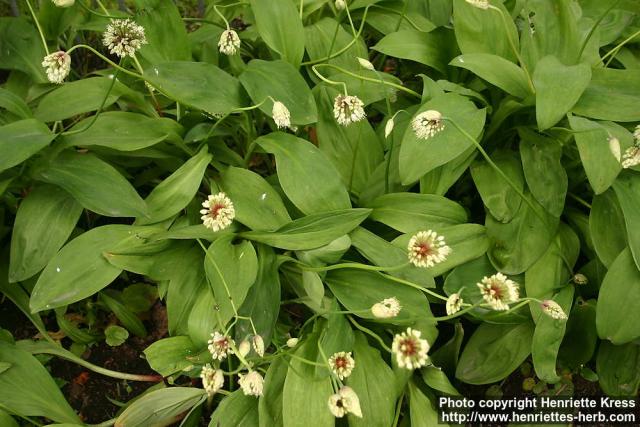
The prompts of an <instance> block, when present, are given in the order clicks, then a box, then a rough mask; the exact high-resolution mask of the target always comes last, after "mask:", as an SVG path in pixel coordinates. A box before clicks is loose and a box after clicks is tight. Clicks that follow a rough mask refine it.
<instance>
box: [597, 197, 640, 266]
mask: <svg viewBox="0 0 640 427" xmlns="http://www.w3.org/2000/svg"><path fill="white" fill-rule="evenodd" d="M623 191H624V190H623ZM634 214H635V213H633V212H630V216H631V217H633V215H634ZM589 231H590V232H591V238H592V240H593V247H594V249H595V251H596V253H597V254H598V258H599V259H600V261H602V263H603V264H604V265H605V266H606V267H610V266H611V264H612V263H613V261H614V260H615V259H616V258H617V257H618V255H619V254H620V252H622V251H623V250H624V249H625V248H626V247H627V227H626V225H625V215H624V214H623V213H622V208H621V207H620V204H619V203H618V198H617V197H616V194H615V193H614V191H613V190H607V191H605V192H604V193H602V194H599V195H597V196H595V197H594V198H593V202H592V205H591V212H589Z"/></svg>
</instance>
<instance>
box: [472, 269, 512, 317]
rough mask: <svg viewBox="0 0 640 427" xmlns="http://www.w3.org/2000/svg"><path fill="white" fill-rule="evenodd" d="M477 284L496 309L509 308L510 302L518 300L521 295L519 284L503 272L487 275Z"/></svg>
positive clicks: (483, 296) (487, 301)
mask: <svg viewBox="0 0 640 427" xmlns="http://www.w3.org/2000/svg"><path fill="white" fill-rule="evenodd" d="M477 285H478V288H480V292H481V293H482V298H484V300H485V302H486V303H487V304H489V305H490V306H491V308H493V309H494V310H508V309H509V304H511V303H513V302H516V301H517V300H518V298H519V297H520V293H519V290H518V284H517V283H516V282H514V281H513V280H511V279H509V278H507V276H505V275H504V274H502V273H496V274H494V275H493V276H491V277H486V276H485V277H484V278H483V279H482V281H481V282H480V283H478V284H477Z"/></svg>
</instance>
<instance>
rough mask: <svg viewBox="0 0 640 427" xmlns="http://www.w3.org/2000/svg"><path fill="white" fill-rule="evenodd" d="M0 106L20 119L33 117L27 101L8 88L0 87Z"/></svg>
mask: <svg viewBox="0 0 640 427" xmlns="http://www.w3.org/2000/svg"><path fill="white" fill-rule="evenodd" d="M0 108H4V109H5V110H7V111H9V112H11V113H13V114H15V115H16V116H17V117H18V118H20V119H30V118H32V117H33V114H32V113H31V109H30V108H29V106H28V105H27V103H26V102H24V100H23V99H22V98H21V97H19V96H18V95H16V94H15V93H13V92H11V91H10V90H8V89H4V88H0Z"/></svg>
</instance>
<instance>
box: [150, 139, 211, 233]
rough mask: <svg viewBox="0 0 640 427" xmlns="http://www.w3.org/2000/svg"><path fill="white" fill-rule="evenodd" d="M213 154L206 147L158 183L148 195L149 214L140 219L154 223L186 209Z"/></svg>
mask: <svg viewBox="0 0 640 427" xmlns="http://www.w3.org/2000/svg"><path fill="white" fill-rule="evenodd" d="M211 158H212V155H211V154H208V153H207V149H206V147H205V148H203V149H202V150H200V152H199V153H198V154H196V155H195V156H193V157H192V158H190V159H189V160H187V161H186V162H185V163H184V164H183V165H182V166H180V168H179V169H178V170H176V171H175V172H174V173H172V174H171V175H170V176H169V177H168V178H166V179H165V180H164V181H162V182H161V183H160V184H158V186H157V187H155V188H154V189H153V191H152V192H151V193H150V194H149V195H148V196H147V198H146V200H145V201H146V202H147V206H148V208H149V215H147V216H146V217H145V218H141V219H140V220H139V222H140V223H142V224H153V223H155V222H160V221H163V220H165V219H167V218H171V217H172V216H173V215H175V214H177V213H178V212H180V211H181V210H182V209H184V208H185V207H186V206H187V205H188V204H189V202H191V200H193V197H194V196H195V195H196V192H197V191H198V188H200V184H201V183H202V177H203V175H204V172H205V170H206V168H207V166H208V165H209V161H211Z"/></svg>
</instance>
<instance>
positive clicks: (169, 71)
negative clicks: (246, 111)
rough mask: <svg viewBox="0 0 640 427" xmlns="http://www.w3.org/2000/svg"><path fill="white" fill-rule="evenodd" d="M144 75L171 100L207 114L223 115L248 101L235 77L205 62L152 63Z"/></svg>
mask: <svg viewBox="0 0 640 427" xmlns="http://www.w3.org/2000/svg"><path fill="white" fill-rule="evenodd" d="M144 78H145V80H147V81H148V82H149V83H150V84H151V85H152V86H153V87H155V88H156V89H158V90H160V91H161V92H162V93H164V94H166V95H167V96H168V97H170V98H171V99H175V100H176V101H178V102H180V103H181V104H184V105H187V106H190V107H193V108H197V109H199V110H202V111H204V112H205V113H207V114H210V115H214V116H215V115H225V114H228V113H230V112H231V111H233V110H235V109H236V108H239V107H243V106H245V105H247V104H248V100H247V97H246V95H245V93H244V91H243V89H242V86H241V85H240V82H239V81H238V79H236V78H235V77H233V76H231V75H229V74H227V73H226V72H224V71H222V70H221V69H220V68H218V67H216V66H215V65H212V64H207V63H205V62H165V63H162V64H154V65H153V66H152V67H149V68H147V69H146V70H145V72H144Z"/></svg>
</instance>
